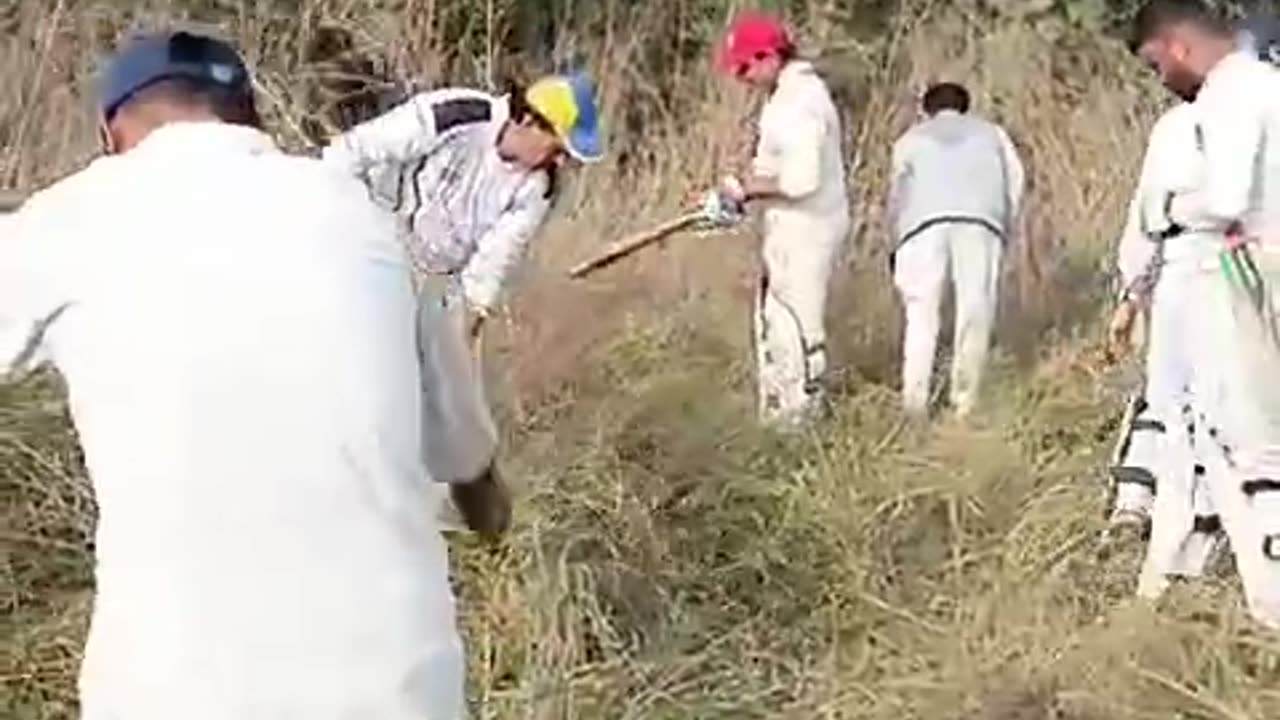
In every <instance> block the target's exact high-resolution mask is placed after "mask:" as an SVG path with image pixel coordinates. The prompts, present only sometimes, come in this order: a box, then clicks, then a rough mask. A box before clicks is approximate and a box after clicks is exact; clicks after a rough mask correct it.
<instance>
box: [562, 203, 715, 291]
mask: <svg viewBox="0 0 1280 720" xmlns="http://www.w3.org/2000/svg"><path fill="white" fill-rule="evenodd" d="M703 217H704V216H703V213H702V212H701V211H695V212H689V213H685V214H684V215H681V216H679V217H676V218H672V219H671V220H668V221H667V222H664V223H662V224H661V225H659V226H657V227H654V228H650V229H648V230H645V231H644V232H640V233H636V234H635V235H630V236H628V237H625V238H623V239H621V240H618V241H616V242H613V243H611V244H610V245H609V246H608V247H606V248H605V250H604V252H602V253H600V254H599V255H597V256H595V257H593V258H591V259H589V260H584V261H583V262H580V263H578V264H577V265H574V266H573V267H572V268H571V269H570V270H569V277H571V278H574V279H575V280H576V279H579V278H583V277H586V276H587V275H589V274H590V273H592V272H595V271H596V270H599V269H600V268H602V267H605V266H607V265H612V264H613V263H615V262H617V261H618V260H621V259H622V258H624V257H626V256H628V255H630V254H632V253H634V252H636V251H637V250H640V249H641V248H644V247H648V246H649V245H652V244H654V243H656V242H658V241H659V240H662V239H663V238H665V237H667V236H668V235H671V234H673V233H676V232H679V231H681V230H684V229H686V228H690V227H692V226H694V225H696V224H697V223H699V222H700V221H701V220H702V219H703Z"/></svg>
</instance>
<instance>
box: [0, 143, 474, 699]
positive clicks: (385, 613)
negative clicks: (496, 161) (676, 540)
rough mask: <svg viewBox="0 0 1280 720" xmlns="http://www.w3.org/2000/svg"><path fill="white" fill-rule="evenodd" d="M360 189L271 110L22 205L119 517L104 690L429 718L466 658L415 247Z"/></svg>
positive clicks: (113, 539)
mask: <svg viewBox="0 0 1280 720" xmlns="http://www.w3.org/2000/svg"><path fill="white" fill-rule="evenodd" d="M365 198H366V196H365V193H364V192H362V190H361V188H360V187H359V186H358V184H357V183H356V182H355V181H354V180H350V179H345V178H341V177H338V176H336V175H335V174H333V173H330V172H325V171H323V170H322V169H321V165H320V164H319V162H317V161H314V160H310V159H304V158H293V157H287V156H285V155H282V154H279V153H278V152H276V151H275V150H274V148H273V147H271V145H270V142H269V140H267V138H266V136H265V135H262V134H261V133H258V132H257V131H254V130H250V129H248V128H240V127H234V126H229V125H221V124H216V123H191V124H176V125H170V126H167V127H164V128H161V129H159V130H156V131H155V132H154V133H152V135H151V136H149V137H148V138H147V139H146V140H145V141H143V143H142V144H140V145H139V146H138V147H136V148H134V149H133V150H132V151H130V152H128V153H126V154H124V155H119V156H115V157H109V158H105V159H102V160H99V161H97V162H96V163H95V164H94V165H92V166H91V167H90V168H88V169H87V170H86V171H84V172H82V173H80V174H78V175H76V176H73V177H72V178H70V179H68V180H66V181H64V182H63V183H61V184H59V185H57V186H55V187H54V188H52V189H50V190H48V191H46V192H45V193H42V194H40V195H38V196H36V197H35V198H34V199H32V200H31V201H30V202H29V203H28V207H27V208H26V209H25V212H24V214H23V215H22V216H21V217H20V219H19V221H18V223H17V229H16V232H17V233H18V234H19V235H20V236H21V237H22V239H23V240H24V242H26V243H27V247H28V250H27V252H30V253H32V254H34V255H36V256H38V257H39V258H40V261H39V262H36V263H34V266H35V267H39V268H41V269H42V272H45V273H47V276H46V277H42V278H36V279H35V280H34V281H35V282H46V283H48V284H49V288H50V290H49V292H52V293H55V294H56V295H57V296H58V297H59V298H63V300H62V303H63V304H64V305H65V310H64V311H63V312H62V313H61V315H60V316H59V317H58V319H57V321H56V322H55V323H54V324H52V325H51V328H50V331H49V335H48V338H47V350H48V354H49V359H50V360H51V361H52V362H53V363H54V364H55V365H56V367H57V368H58V369H59V370H60V371H61V372H62V374H63V375H64V376H65V378H66V381H67V385H68V387H69V392H70V404H71V411H72V414H73V418H74V421H75V424H76V428H77V431H78V433H79V436H80V440H81V442H82V444H83V447H84V451H85V456H86V462H87V465H88V467H89V471H90V475H91V477H92V480H93V483H94V489H95V492H96V494H97V500H98V503H99V507H100V513H101V518H102V519H101V522H100V524H99V527H98V530H97V550H96V552H97V568H96V580H97V586H98V588H97V597H96V601H95V608H94V622H93V628H92V632H91V635H90V639H89V644H88V648H87V651H86V660H85V668H84V687H83V692H84V697H85V700H86V702H88V703H89V704H91V705H93V706H96V707H107V708H110V707H113V703H112V702H111V700H110V699H111V698H113V697H128V698H130V702H135V703H136V701H137V698H139V697H149V698H150V699H149V700H148V702H150V703H152V704H151V706H150V707H151V708H152V709H154V711H155V714H154V715H151V714H136V715H135V714H130V715H129V717H130V718H135V717H137V718H142V717H146V718H151V717H156V718H159V717H177V716H179V715H175V714H173V712H174V711H175V708H182V712H181V713H180V716H181V717H186V718H203V717H209V718H213V717H219V718H225V717H240V718H274V717H284V716H289V717H317V718H320V717H336V716H337V715H335V714H334V713H336V712H340V711H341V712H348V713H352V712H354V713H355V714H354V715H350V716H353V717H354V716H368V717H373V716H377V717H401V716H403V717H435V715H431V714H429V713H428V712H427V711H426V710H425V709H423V708H420V707H415V706H414V704H413V703H414V702H425V700H424V699H423V698H426V697H430V694H429V693H425V692H422V691H421V685H422V684H423V683H426V684H440V683H443V684H444V685H445V686H446V687H447V686H448V685H449V683H450V682H451V681H458V678H456V677H453V678H450V677H447V676H448V674H449V673H448V672H444V673H442V672H441V671H440V669H439V668H437V667H435V664H434V663H435V662H436V660H435V659H434V658H436V657H437V656H443V657H448V658H449V659H450V660H451V661H452V660H456V655H457V653H458V640H457V637H456V633H455V630H454V626H453V608H452V600H451V596H450V592H449V588H448V585H447V557H446V551H445V547H444V544H443V540H442V539H441V537H440V535H439V532H438V530H437V529H436V528H435V527H434V525H433V523H432V520H431V518H430V516H429V515H428V513H427V512H426V508H427V498H428V496H427V494H426V493H427V485H426V478H425V477H423V471H422V469H421V465H420V462H421V461H420V455H419V403H418V386H417V385H418V377H419V376H418V370H417V367H416V362H415V357H416V356H415V318H414V308H415V304H414V298H413V293H412V288H411V285H410V278H409V273H408V266H407V263H406V261H405V259H404V257H403V251H402V249H401V248H400V247H399V246H398V244H397V242H396V238H395V233H394V227H393V224H392V220H391V219H390V218H389V217H388V216H386V215H385V214H384V213H381V212H379V211H378V210H377V209H376V207H375V206H374V205H373V204H372V203H370V202H368V201H367V200H366V199H365ZM28 235H29V236H28ZM36 235H38V237H35V236H36ZM444 667H446V669H447V668H448V667H450V666H449V665H448V663H446V664H445V666H444ZM258 676H261V677H262V678H263V679H262V680H260V681H257V680H255V678H256V677H258ZM267 678H269V680H268V679H267ZM139 683H146V686H145V687H142V686H139ZM260 683H261V684H260ZM265 683H270V685H271V686H270V687H267V686H265V685H264V684H265ZM459 685H460V682H459ZM411 696H416V698H415V697H411ZM388 697H400V698H402V702H403V704H402V705H400V706H397V708H396V709H397V710H398V711H399V712H401V713H403V715H398V714H396V713H395V712H393V711H392V708H391V707H389V706H388V705H386V704H385V699H386V698H388ZM372 698H376V699H378V700H379V702H382V703H383V704H369V705H364V704H362V702H364V701H365V700H368V701H369V702H373V700H369V699H372ZM362 699H363V700H362ZM237 703H243V706H241V705H238V704H237ZM129 707H130V708H133V709H135V710H136V709H138V706H137V705H136V704H134V705H130V706H129ZM229 709H234V711H232V712H231V713H230V714H227V713H228V711H229ZM362 709H363V710H365V711H368V712H365V713H364V714H362V713H361V710H362ZM299 711H302V712H301V714H298V713H299ZM166 712H167V713H169V714H167V715H166V714H165V713H166ZM205 713H207V714H205ZM282 713H283V714H282ZM346 716H347V715H343V717H346Z"/></svg>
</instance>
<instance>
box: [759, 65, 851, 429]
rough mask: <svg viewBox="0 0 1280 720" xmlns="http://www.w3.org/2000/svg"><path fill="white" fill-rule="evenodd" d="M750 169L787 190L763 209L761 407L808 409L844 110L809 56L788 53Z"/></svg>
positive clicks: (843, 225) (798, 416) (833, 242)
mask: <svg viewBox="0 0 1280 720" xmlns="http://www.w3.org/2000/svg"><path fill="white" fill-rule="evenodd" d="M758 131H759V140H758V143H757V146H756V153H755V158H754V161H753V167H752V171H753V173H754V174H755V175H757V176H764V177H772V178H776V179H777V181H778V185H779V187H780V189H781V191H782V194H783V195H784V196H785V198H783V199H778V200H771V201H769V202H768V203H767V205H766V207H765V211H764V245H763V248H762V254H763V260H764V274H763V277H762V281H761V285H760V288H759V293H758V294H757V297H756V302H755V312H754V316H755V323H754V326H755V334H756V349H757V368H758V374H759V375H758V376H759V403H760V417H761V419H762V420H764V421H765V422H769V423H773V422H779V423H783V424H791V425H794V424H795V423H798V422H800V421H802V420H804V419H805V418H806V417H808V416H810V415H811V414H812V412H813V411H814V410H815V409H816V408H817V406H818V403H819V400H820V398H821V394H822V387H821V384H820V381H821V379H822V375H823V373H824V372H825V371H826V362H827V360H826V357H827V356H826V329H825V323H824V318H823V314H824V311H825V308H826V302H827V291H828V285H829V283H830V280H831V272H832V270H833V268H834V265H835V262H836V255H837V253H838V252H839V250H840V248H841V247H842V246H843V244H844V241H845V239H846V237H847V235H848V233H849V198H848V193H847V190H846V186H845V164H844V155H843V153H842V151H841V130H840V117H839V114H838V113H837V111H836V108H835V105H834V103H833V102H832V100H831V95H830V93H829V92H828V90H827V86H826V84H825V83H824V82H823V81H822V78H821V77H819V76H818V74H817V73H816V72H815V71H814V69H813V66H812V65H810V64H809V63H807V62H803V61H798V60H797V61H791V62H789V63H788V64H787V65H786V66H785V67H784V68H783V69H782V73H781V75H780V76H779V78H778V84H777V87H776V88H775V89H774V91H773V93H772V94H771V95H770V97H769V100H768V101H767V102H766V103H765V106H764V108H763V110H762V112H761V115H760V122H759V127H758Z"/></svg>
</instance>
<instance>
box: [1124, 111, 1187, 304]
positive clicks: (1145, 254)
mask: <svg viewBox="0 0 1280 720" xmlns="http://www.w3.org/2000/svg"><path fill="white" fill-rule="evenodd" d="M1168 117H1169V116H1167V115H1166V116H1165V117H1162V118H1161V119H1160V120H1158V121H1157V122H1156V124H1155V126H1153V127H1152V129H1151V135H1150V137H1149V138H1148V139H1147V148H1146V150H1145V151H1144V152H1143V155H1142V166H1141V169H1140V170H1139V171H1138V181H1137V183H1136V184H1135V185H1134V189H1133V197H1132V198H1130V200H1129V208H1128V212H1127V213H1126V216H1125V224H1124V229H1123V230H1122V231H1121V233H1120V242H1119V244H1118V245H1117V248H1116V270H1117V271H1118V272H1119V273H1120V281H1121V283H1122V284H1123V288H1124V289H1125V290H1129V289H1133V288H1134V287H1135V285H1136V284H1137V283H1138V281H1139V280H1141V279H1142V278H1143V277H1144V276H1145V275H1146V274H1147V272H1148V270H1149V269H1150V267H1151V262H1152V260H1153V259H1154V258H1155V253H1156V243H1155V242H1154V241H1152V239H1151V238H1150V236H1149V234H1148V233H1150V232H1152V231H1154V230H1157V229H1159V228H1153V227H1150V222H1149V221H1148V219H1149V218H1150V217H1152V215H1151V213H1150V212H1149V210H1148V208H1150V207H1152V203H1153V202H1158V201H1159V199H1158V198H1156V197H1154V196H1155V195H1156V194H1158V191H1159V188H1158V187H1156V186H1154V185H1153V183H1154V182H1156V179H1157V177H1158V176H1159V174H1160V173H1158V172H1157V171H1156V165H1157V163H1158V161H1159V159H1160V154H1161V153H1162V152H1168V148H1167V144H1168V140H1166V139H1165V136H1166V132H1165V129H1166V127H1167V124H1168V120H1167V119H1166V118H1168ZM1169 140H1175V141H1176V138H1170V139H1169Z"/></svg>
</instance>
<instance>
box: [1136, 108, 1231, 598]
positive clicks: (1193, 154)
mask: <svg viewBox="0 0 1280 720" xmlns="http://www.w3.org/2000/svg"><path fill="white" fill-rule="evenodd" d="M1203 170H1204V163H1203V159H1202V157H1201V153H1200V149H1199V147H1198V141H1197V130H1196V114H1195V109H1194V108H1193V107H1192V106H1191V105H1190V104H1188V103H1181V104H1178V105H1175V106H1174V107H1172V108H1170V109H1169V110H1168V111H1166V112H1165V113H1164V114H1163V115H1161V117H1160V118H1159V119H1158V120H1157V121H1156V123H1155V125H1154V126H1153V127H1152V129H1151V135H1150V137H1149V139H1148V142H1147V149H1146V152H1145V154H1144V157H1143V160H1142V169H1141V171H1140V173H1139V177H1138V183H1137V187H1136V188H1135V190H1134V194H1133V197H1132V199H1131V200H1130V202H1129V212H1128V217H1127V219H1126V222H1125V227H1124V231H1123V233H1122V234H1121V237H1120V243H1119V246H1118V248H1117V255H1116V265H1117V269H1118V271H1119V274H1120V277H1121V281H1122V283H1123V285H1124V287H1125V288H1126V289H1127V290H1131V291H1133V292H1138V293H1140V294H1141V295H1142V296H1143V297H1145V301H1146V302H1147V307H1148V309H1149V314H1150V332H1149V336H1148V344H1147V358H1146V373H1145V375H1146V379H1145V384H1144V388H1143V401H1144V402H1143V405H1144V409H1143V411H1142V412H1141V413H1139V414H1138V417H1137V419H1136V421H1135V423H1134V427H1133V428H1132V432H1131V433H1130V435H1129V437H1127V438H1125V439H1123V442H1124V443H1125V444H1126V446H1127V448H1126V449H1127V452H1125V453H1123V454H1122V457H1121V458H1120V467H1119V468H1115V469H1114V472H1115V475H1116V477H1117V480H1118V487H1117V491H1116V508H1117V509H1118V510H1119V509H1123V510H1130V511H1136V512H1140V513H1144V514H1147V513H1151V512H1153V511H1158V512H1160V513H1162V514H1163V515H1164V516H1166V517H1170V516H1171V515H1170V513H1173V514H1176V515H1177V517H1179V518H1180V519H1179V520H1178V524H1179V526H1180V527H1179V530H1178V532H1177V534H1176V537H1175V536H1174V535H1173V534H1169V533H1166V532H1165V529H1166V528H1171V527H1173V525H1172V524H1171V523H1169V522H1166V521H1164V520H1162V521H1161V532H1160V533H1158V534H1157V535H1158V537H1157V539H1156V540H1155V541H1154V542H1151V543H1150V544H1149V547H1148V553H1147V562H1146V570H1145V572H1144V575H1143V582H1142V583H1140V584H1141V585H1142V586H1143V587H1142V589H1143V591H1144V593H1148V592H1149V591H1148V590H1147V589H1146V588H1147V586H1148V585H1153V586H1155V585H1163V584H1164V583H1165V582H1166V578H1167V577H1169V576H1172V575H1180V576H1198V575H1199V574H1200V573H1201V572H1202V571H1203V569H1204V564H1205V562H1206V561H1207V559H1208V556H1209V552H1210V551H1211V550H1212V549H1213V547H1214V540H1215V539H1216V533H1215V532H1214V531H1213V528H1214V523H1213V520H1214V519H1215V517H1216V516H1215V514H1214V512H1213V508H1212V503H1211V502H1210V494H1209V492H1208V485H1207V482H1208V479H1207V477H1205V473H1206V472H1207V470H1208V468H1209V467H1211V466H1212V464H1211V463H1207V462H1205V461H1204V459H1203V457H1202V454H1203V447H1201V446H1199V445H1197V444H1196V443H1194V442H1193V436H1192V435H1191V434H1190V432H1189V430H1190V429H1192V428H1193V424H1192V419H1193V417H1194V415H1193V408H1192V403H1193V399H1192V397H1191V384H1192V378H1193V376H1192V365H1191V357H1190V353H1189V352H1188V345H1187V341H1188V332H1187V323H1188V321H1189V309H1188V303H1189V302H1190V300H1191V295H1190V293H1191V281H1192V276H1193V275H1194V273H1195V269H1196V263H1195V260H1194V244H1195V241H1196V238H1195V236H1194V234H1192V233H1187V232H1184V231H1182V230H1181V228H1179V227H1178V226H1177V224H1176V223H1175V221H1174V220H1173V219H1172V218H1171V217H1170V216H1169V212H1170V208H1171V207H1172V206H1173V203H1174V202H1175V201H1176V200H1177V199H1179V198H1183V197H1186V196H1189V195H1195V194H1197V193H1199V192H1200V191H1201V189H1202V187H1203V180H1204V172H1203ZM1143 480H1146V481H1149V482H1150V483H1151V484H1149V485H1144V484H1142V481H1143ZM1157 495H1158V497H1159V499H1158V500H1155V502H1156V503H1157V505H1156V508H1153V507H1152V503H1153V499H1154V498H1155V497H1156V496H1157ZM1196 527H1199V528H1200V529H1201V531H1199V532H1196V531H1195V528H1196ZM1188 534H1191V535H1192V536H1193V537H1192V538H1191V539H1188Z"/></svg>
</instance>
